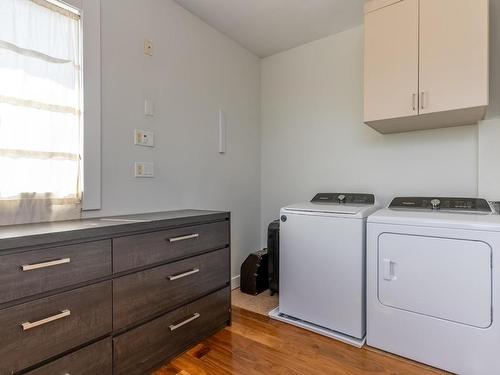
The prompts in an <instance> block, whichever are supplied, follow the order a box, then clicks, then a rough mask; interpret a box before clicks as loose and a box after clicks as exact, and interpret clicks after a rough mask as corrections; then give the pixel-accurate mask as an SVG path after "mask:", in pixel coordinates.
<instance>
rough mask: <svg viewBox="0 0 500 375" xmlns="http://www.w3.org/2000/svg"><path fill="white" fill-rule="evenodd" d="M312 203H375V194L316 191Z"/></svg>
mask: <svg viewBox="0 0 500 375" xmlns="http://www.w3.org/2000/svg"><path fill="white" fill-rule="evenodd" d="M311 202H312V203H339V204H365V205H369V204H375V195H373V194H358V193H318V194H316V195H315V196H314V198H313V199H312V200H311Z"/></svg>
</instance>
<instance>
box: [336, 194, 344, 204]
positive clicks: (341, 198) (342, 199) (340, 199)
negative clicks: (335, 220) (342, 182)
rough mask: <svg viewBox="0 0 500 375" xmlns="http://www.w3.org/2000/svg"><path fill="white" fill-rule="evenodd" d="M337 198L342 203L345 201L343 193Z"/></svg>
mask: <svg viewBox="0 0 500 375" xmlns="http://www.w3.org/2000/svg"><path fill="white" fill-rule="evenodd" d="M337 199H338V200H339V202H340V203H344V202H345V195H344V194H340V195H339V196H338V197H337Z"/></svg>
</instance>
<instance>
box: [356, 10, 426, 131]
mask: <svg viewBox="0 0 500 375" xmlns="http://www.w3.org/2000/svg"><path fill="white" fill-rule="evenodd" d="M365 27H366V29H367V31H368V32H366V34H365V120H366V121H377V120H384V119H386V118H398V117H406V116H416V115H417V114H418V108H417V107H418V103H417V99H418V98H417V96H418V0H407V1H401V2H399V3H396V4H394V5H392V6H389V7H387V8H386V9H385V10H384V11H383V12H382V11H378V12H372V13H370V14H369V15H368V16H367V17H366V21H365Z"/></svg>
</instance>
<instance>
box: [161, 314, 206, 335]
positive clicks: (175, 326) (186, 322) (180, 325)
mask: <svg viewBox="0 0 500 375" xmlns="http://www.w3.org/2000/svg"><path fill="white" fill-rule="evenodd" d="M200 316H201V315H200V314H198V313H194V314H193V316H191V317H189V318H187V319H186V320H183V321H182V322H180V323H177V324H171V325H169V326H168V328H170V330H171V331H175V330H176V329H177V328H181V327H182V326H183V325H186V324H188V323H191V322H192V321H193V320H196V319H198V318H199V317H200Z"/></svg>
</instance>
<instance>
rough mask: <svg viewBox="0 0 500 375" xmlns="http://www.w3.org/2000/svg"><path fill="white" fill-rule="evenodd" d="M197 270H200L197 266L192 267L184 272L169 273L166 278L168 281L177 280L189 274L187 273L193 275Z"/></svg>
mask: <svg viewBox="0 0 500 375" xmlns="http://www.w3.org/2000/svg"><path fill="white" fill-rule="evenodd" d="M198 272H200V269H199V268H193V269H192V270H189V271H186V272H181V273H177V274H175V275H170V276H168V279H169V280H170V281H174V280H177V279H182V278H183V277H186V276H189V275H193V274H195V273H198Z"/></svg>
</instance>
